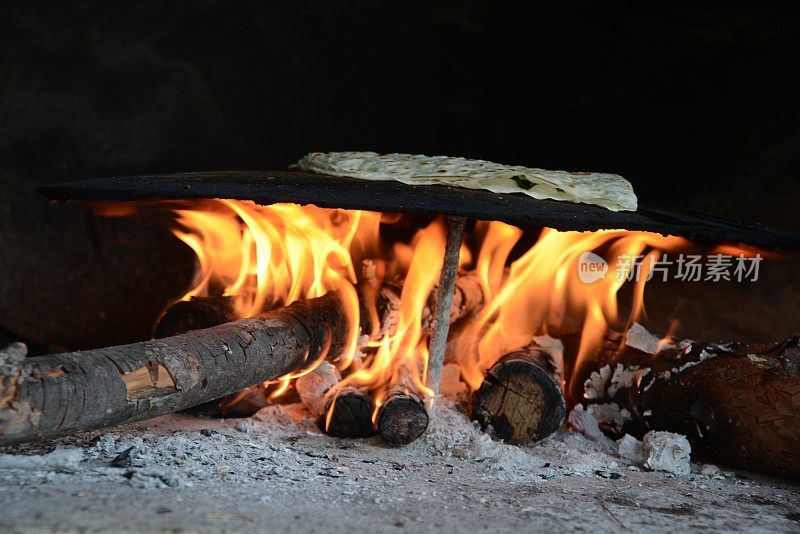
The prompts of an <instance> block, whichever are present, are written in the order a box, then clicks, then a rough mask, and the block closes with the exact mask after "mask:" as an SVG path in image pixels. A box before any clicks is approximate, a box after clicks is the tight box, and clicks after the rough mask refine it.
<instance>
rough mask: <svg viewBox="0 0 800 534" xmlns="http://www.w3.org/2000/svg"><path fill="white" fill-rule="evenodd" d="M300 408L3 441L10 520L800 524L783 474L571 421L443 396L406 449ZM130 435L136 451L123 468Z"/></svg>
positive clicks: (333, 526) (418, 528)
mask: <svg viewBox="0 0 800 534" xmlns="http://www.w3.org/2000/svg"><path fill="white" fill-rule="evenodd" d="M301 412H302V410H301V409H300V408H299V407H298V406H291V405H290V406H277V407H270V408H266V409H264V410H262V411H261V412H259V413H258V414H256V415H255V416H253V417H252V418H249V419H239V420H233V419H229V420H209V419H200V418H196V417H193V416H190V415H181V414H179V415H171V416H164V417H160V418H158V419H154V420H151V421H147V422H143V423H138V424H131V425H128V426H125V427H121V428H118V429H112V430H107V431H102V432H94V433H87V434H82V435H79V436H73V437H68V438H63V439H61V440H58V441H56V442H51V443H49V444H35V445H26V446H20V447H15V448H9V449H6V450H4V451H2V452H3V453H5V454H3V455H0V510H1V511H2V512H0V530H2V531H4V532H6V531H8V532H14V531H37V532H41V531H93V530H112V531H116V532H119V531H153V530H177V531H192V532H194V531H220V530H225V531H256V532H258V531H288V532H309V531H315V532H324V531H340V532H343V531H354V530H356V531H377V532H402V531H408V532H426V531H437V532H456V531H458V532H472V531H480V530H491V531H500V532H511V531H515V532H516V531H540V530H553V529H557V530H567V529H569V530H573V529H575V530H585V531H597V530H600V531H611V530H614V531H618V530H619V529H621V528H626V529H637V530H656V529H658V530H665V529H669V530H675V531H682V530H685V529H688V528H697V529H708V530H712V529H713V530H723V531H741V530H749V531H762V532H764V531H785V532H790V531H793V532H797V531H798V530H800V485H797V484H792V483H789V482H786V481H782V480H778V479H772V478H767V477H761V476H758V475H754V474H751V473H745V472H736V473H734V472H733V471H730V470H728V469H725V468H722V469H721V471H720V472H719V473H718V474H716V475H710V474H709V475H703V474H699V471H700V469H701V468H702V467H703V466H702V465H700V464H693V473H692V474H691V475H689V476H687V477H679V476H673V475H670V474H667V473H659V472H644V471H641V470H640V469H639V468H638V467H636V466H633V465H631V464H630V462H628V461H626V460H624V459H622V458H620V457H618V456H617V455H616V454H614V453H613V449H614V447H613V442H610V441H608V442H603V443H597V442H593V441H590V440H588V439H586V438H584V437H583V436H581V435H579V434H574V433H570V432H567V431H561V432H559V433H557V434H556V435H555V436H553V437H551V438H550V439H549V440H547V441H546V442H544V443H541V444H538V445H535V446H530V447H514V446H509V445H505V444H503V443H499V442H495V441H492V440H491V439H489V438H488V436H486V435H485V434H484V433H482V432H480V431H479V430H476V429H475V428H474V427H473V426H472V424H471V423H470V422H469V421H468V419H467V418H466V416H464V415H463V413H462V412H461V411H460V410H459V409H458V408H457V407H455V406H454V405H452V404H449V403H447V402H444V403H443V405H442V406H441V407H440V409H439V411H438V413H437V418H436V420H435V422H434V423H433V424H432V427H431V428H430V429H429V431H428V433H427V434H426V435H425V436H424V437H423V438H422V439H420V440H419V441H417V442H416V443H414V444H412V445H410V446H408V447H405V448H401V449H390V448H387V447H385V446H383V445H381V444H380V443H379V441H378V440H377V439H375V438H371V439H365V440H342V439H336V438H331V437H328V436H326V435H324V434H322V433H321V432H320V431H319V429H318V428H317V427H316V425H315V423H314V422H313V421H311V420H310V419H308V418H303V417H302V415H303V414H302V413H301ZM54 445H57V446H58V447H59V448H58V449H56V450H55V451H53V447H54ZM129 447H134V448H135V449H134V450H133V451H132V453H133V454H132V455H131V458H130V460H131V462H132V464H133V465H131V466H129V467H111V466H110V462H111V460H112V459H113V458H114V457H115V456H116V455H117V454H119V453H120V452H122V451H124V450H126V449H128V448H129ZM51 451H53V452H51ZM22 454H28V455H30V454H34V455H35V456H29V457H26V458H22V457H21V455H22ZM706 472H709V470H706Z"/></svg>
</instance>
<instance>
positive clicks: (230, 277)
mask: <svg viewBox="0 0 800 534" xmlns="http://www.w3.org/2000/svg"><path fill="white" fill-rule="evenodd" d="M176 216H177V217H176V220H177V222H178V225H179V228H178V229H176V230H175V235H176V236H177V237H178V238H180V239H181V240H183V242H184V243H186V244H187V245H188V246H189V247H191V248H192V250H194V252H195V254H196V256H197V263H198V268H197V276H196V279H195V282H194V284H193V287H192V288H191V289H190V290H189V291H188V292H187V293H186V295H185V297H184V298H186V299H188V298H190V297H192V296H207V295H211V294H224V295H228V296H230V297H232V298H233V299H234V300H235V303H236V310H237V312H238V315H239V316H240V317H248V316H252V315H256V314H259V313H262V312H263V311H265V310H268V309H270V308H272V307H275V306H283V305H287V304H290V303H291V302H294V301H296V300H299V299H303V298H313V297H319V296H322V295H324V294H325V293H327V292H329V291H334V290H336V291H338V292H339V296H340V299H341V301H342V303H343V307H344V311H345V314H346V316H347V321H348V324H349V326H350V328H349V332H350V337H349V338H348V340H347V347H346V350H345V351H344V354H343V355H342V356H341V357H340V359H339V360H338V361H337V367H338V368H339V369H340V370H341V371H343V374H344V375H345V378H344V379H343V380H342V382H341V383H340V384H339V386H338V387H336V388H333V389H332V390H331V391H329V392H328V396H329V399H332V398H333V397H335V396H336V395H338V394H339V392H340V391H341V390H342V388H347V387H353V388H357V389H360V390H365V391H368V392H369V393H370V395H371V396H372V399H373V401H374V405H375V407H376V412H375V414H377V408H378V407H379V406H380V405H381V403H382V402H383V401H384V399H385V398H386V395H387V394H388V393H389V392H390V390H391V389H392V388H400V389H401V390H405V391H414V392H416V393H417V394H420V395H422V396H428V395H430V394H431V391H430V390H429V389H428V388H427V386H426V378H427V364H428V348H427V344H428V338H429V333H428V332H426V331H425V329H424V328H423V321H422V318H423V315H424V313H425V312H426V306H427V303H428V299H429V295H430V294H431V292H432V291H433V289H434V287H435V284H436V282H437V280H438V277H439V271H440V270H441V264H442V256H443V253H444V245H445V233H446V232H445V228H444V224H443V222H442V220H439V219H437V220H435V221H434V222H432V223H431V224H429V225H428V226H427V227H425V228H422V229H420V230H418V231H417V232H416V234H415V235H414V237H413V239H412V240H411V242H410V243H406V242H382V239H381V235H380V228H381V225H382V224H384V225H386V224H392V223H394V222H396V221H397V220H398V217H397V216H392V215H382V214H380V213H374V212H365V211H356V210H337V209H323V208H318V207H314V206H302V207H301V206H298V205H294V204H274V205H271V206H259V205H256V204H254V203H252V202H243V201H233V200H217V201H213V202H211V203H207V204H205V205H203V207H202V209H199V208H198V209H179V210H176ZM522 236H523V231H522V230H520V229H519V228H516V227H513V226H510V225H507V224H504V223H500V222H479V223H477V224H476V226H475V228H474V237H475V238H476V239H474V240H468V241H469V242H472V241H475V242H477V243H478V244H477V245H473V247H472V248H471V247H469V246H467V245H466V244H465V245H462V248H461V253H462V256H461V260H460V262H459V265H460V267H461V268H464V269H473V270H474V271H475V273H476V274H477V276H478V280H479V281H480V285H481V288H482V290H483V293H484V304H483V307H482V309H480V310H478V311H477V313H475V314H473V316H472V317H471V318H469V319H466V320H465V321H467V324H466V325H465V326H464V327H463V328H459V329H458V335H457V337H456V339H451V340H449V345H450V347H451V349H453V350H452V351H451V354H450V355H449V356H450V358H451V360H454V361H455V362H456V363H458V364H459V366H460V368H461V373H462V377H463V378H464V379H465V381H466V382H467V384H468V385H469V386H470V387H471V388H472V389H475V388H477V387H479V385H480V383H481V381H482V380H483V376H484V373H485V371H486V369H487V368H488V367H490V366H491V365H492V364H494V363H495V362H496V361H497V359H498V358H500V357H501V356H502V355H504V354H506V353H508V352H511V351H513V350H516V349H518V348H520V347H522V346H524V345H526V344H528V343H529V342H530V340H531V338H532V337H533V336H534V335H537V334H542V333H547V332H551V331H552V332H554V331H555V329H562V330H570V331H574V332H580V333H581V340H580V344H579V355H578V361H577V362H576V365H580V364H581V363H582V362H583V361H584V360H585V359H586V358H589V357H591V355H592V354H593V353H594V351H596V349H597V347H598V346H599V345H600V344H601V343H602V342H603V338H604V335H605V334H606V332H607V331H608V329H609V325H610V324H613V323H616V322H618V321H619V320H620V319H621V318H620V317H619V316H618V315H619V310H618V304H617V300H618V292H619V291H620V289H621V288H622V287H623V285H624V284H626V283H627V282H628V281H629V278H632V274H633V269H634V268H636V267H638V268H639V269H640V271H641V272H640V273H639V279H638V281H634V282H633V283H632V286H633V287H632V289H633V304H632V310H631V313H630V316H629V317H628V318H627V321H628V323H630V322H631V321H633V320H635V319H636V318H638V317H639V316H641V315H642V314H644V311H645V308H644V288H645V282H646V279H647V275H648V274H649V273H650V272H651V271H652V270H653V268H654V265H655V261H656V260H657V259H658V258H659V257H660V255H661V253H662V252H664V251H674V250H676V249H679V248H682V247H686V246H688V244H689V243H688V242H687V241H686V240H684V239H682V238H676V237H664V236H661V235H659V234H653V233H648V232H629V231H623V230H601V231H596V232H558V231H555V230H552V229H544V230H543V231H542V232H541V234H540V236H539V238H538V240H537V241H536V243H535V244H534V245H533V246H532V247H531V248H530V249H529V250H527V252H525V253H524V254H522V255H521V256H519V257H518V258H517V259H515V260H513V261H511V260H512V258H513V256H514V255H515V254H516V255H518V254H519V252H515V250H516V249H518V248H519V246H520V239H521V238H522ZM737 250H738V249H737ZM585 252H593V253H595V254H597V255H598V256H600V257H602V258H605V260H606V262H607V269H608V270H607V272H606V274H605V276H604V277H602V278H601V279H598V280H596V281H594V282H592V283H585V282H582V281H581V279H580V276H579V273H578V263H579V259H580V257H581V255H582V254H583V253H585ZM630 258H637V259H638V261H635V262H631V261H630ZM364 259H370V260H373V263H372V264H371V265H372V266H373V267H374V273H373V275H372V276H373V277H374V278H375V280H374V282H375V283H377V284H378V285H380V284H382V283H386V282H398V283H400V284H401V285H402V292H401V295H400V304H399V310H397V313H398V317H397V318H396V319H397V320H396V325H397V327H396V329H395V330H394V331H393V332H392V333H391V335H385V336H383V338H382V339H375V338H376V335H377V332H378V331H377V329H374V331H373V332H367V333H366V334H370V335H371V338H370V339H369V341H368V342H367V343H366V344H364V343H362V345H363V346H359V335H360V334H361V332H360V331H359V309H360V304H364V303H359V296H358V295H359V294H358V293H357V291H356V288H355V285H354V284H356V281H357V273H358V272H360V271H361V262H362V260H364ZM366 309H367V310H370V312H369V313H370V316H371V318H372V319H373V325H374V324H375V321H374V319H375V317H374V315H375V312H374V306H373V307H372V309H370V306H366ZM365 337H366V336H365ZM360 351H363V353H364V354H362V355H361V356H363V360H362V359H361V356H360V357H359V358H356V355H357V354H359V353H360ZM327 356H328V355H327V349H326V350H325V351H323V355H322V356H320V357H319V358H317V359H316V361H314V362H308V365H307V366H306V368H304V369H303V370H301V371H298V372H295V373H291V374H289V375H286V376H284V377H281V378H279V379H278V380H276V381H273V382H271V383H270V384H271V385H272V388H273V390H272V393H271V397H276V396H279V395H281V394H283V393H284V392H286V391H287V390H288V389H289V388H290V386H291V383H292V380H294V379H295V378H298V377H299V376H302V374H305V373H308V372H310V371H311V370H312V369H313V368H314V367H316V365H318V364H319V363H320V362H321V361H322V359H324V358H325V357H327ZM345 371H346V372H345ZM332 404H333V403H331V405H332ZM331 416H332V412H331V411H329V412H328V414H327V419H328V422H330V418H331Z"/></svg>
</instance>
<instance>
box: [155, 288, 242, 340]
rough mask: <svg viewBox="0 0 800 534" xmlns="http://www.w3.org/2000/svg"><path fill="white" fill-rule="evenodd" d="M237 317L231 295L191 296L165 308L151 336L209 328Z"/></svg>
mask: <svg viewBox="0 0 800 534" xmlns="http://www.w3.org/2000/svg"><path fill="white" fill-rule="evenodd" d="M236 319H238V317H237V315H236V309H235V307H234V299H233V298H231V297H223V296H216V297H192V298H191V300H184V301H179V302H176V303H175V304H173V305H172V306H170V307H169V308H167V311H166V312H164V315H162V316H161V318H160V319H159V320H158V323H157V324H156V327H155V330H154V331H153V337H154V338H155V339H162V338H165V337H172V336H177V335H178V334H184V333H186V332H189V331H191V330H201V329H203V328H211V327H212V326H217V325H221V324H225V323H230V322H231V321H235V320H236Z"/></svg>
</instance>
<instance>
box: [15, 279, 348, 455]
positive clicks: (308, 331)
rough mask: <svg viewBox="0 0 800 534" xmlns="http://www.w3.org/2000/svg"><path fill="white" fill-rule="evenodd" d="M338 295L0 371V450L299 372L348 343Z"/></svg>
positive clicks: (145, 415) (150, 413)
mask: <svg viewBox="0 0 800 534" xmlns="http://www.w3.org/2000/svg"><path fill="white" fill-rule="evenodd" d="M349 335H350V332H349V328H348V321H347V318H346V314H345V312H344V311H343V308H342V305H341V301H340V297H339V295H338V293H336V292H333V293H329V294H327V295H325V296H323V297H320V298H317V299H311V300H307V301H301V302H296V303H294V304H292V305H290V306H287V307H285V308H281V309H279V310H275V311H271V312H268V313H265V314H263V315H260V316H257V317H253V318H249V319H243V320H240V321H236V322H232V323H226V324H223V325H220V326H216V327H213V328H208V329H204V330H196V331H194V332H191V333H187V334H182V335H178V336H174V337H169V338H165V339H162V340H154V341H146V342H141V343H133V344H130V345H122V346H117V347H108V348H101V349H95V350H87V351H82V352H73V353H67V354H53V355H47V356H38V357H33V358H26V359H25V360H21V361H20V360H11V361H10V362H7V363H8V365H2V366H0V445H10V444H14V443H21V442H25V441H32V440H37V439H44V438H49V437H54V436H58V435H62V434H67V433H69V432H76V431H81V430H88V429H92V428H101V427H106V426H110V425H114V424H119V423H124V422H128V421H138V420H143V419H149V418H152V417H155V416H158V415H162V414H165V413H170V412H175V411H178V410H183V409H185V408H188V407H191V406H196V405H198V404H200V403H203V402H206V401H209V400H212V399H216V398H220V397H223V396H225V395H227V394H230V393H234V392H236V391H240V390H242V389H244V388H246V387H248V386H252V385H255V384H259V383H261V382H264V381H266V380H272V379H275V378H277V377H278V376H281V375H284V374H286V373H289V372H292V371H296V370H299V369H301V368H302V367H303V366H305V365H307V364H309V363H310V362H313V361H315V360H316V359H317V358H319V357H320V356H321V355H322V354H323V353H324V352H325V351H327V353H328V354H329V355H331V356H335V355H338V354H340V353H341V351H342V350H343V348H344V347H345V345H346V343H347V340H348V339H349Z"/></svg>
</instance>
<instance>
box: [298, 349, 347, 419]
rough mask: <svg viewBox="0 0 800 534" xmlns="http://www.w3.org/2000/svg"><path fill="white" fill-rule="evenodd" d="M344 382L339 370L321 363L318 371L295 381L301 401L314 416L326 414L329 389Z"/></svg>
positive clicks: (328, 363)
mask: <svg viewBox="0 0 800 534" xmlns="http://www.w3.org/2000/svg"><path fill="white" fill-rule="evenodd" d="M341 380H342V375H341V374H339V370H338V369H336V367H335V366H334V365H333V364H331V363H330V362H327V361H324V362H322V363H320V364H319V365H318V366H317V367H316V369H314V370H313V371H311V372H310V373H308V374H305V375H303V376H301V377H300V378H298V379H297V380H296V381H295V388H296V389H297V393H298V395H299V396H300V401H301V402H302V403H303V405H305V407H306V408H308V410H309V411H310V412H311V413H312V414H314V415H317V416H319V415H322V414H323V412H325V405H326V400H327V399H326V396H325V393H327V392H328V390H329V389H331V388H332V387H334V386H336V384H338V383H339V382H340V381H341Z"/></svg>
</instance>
